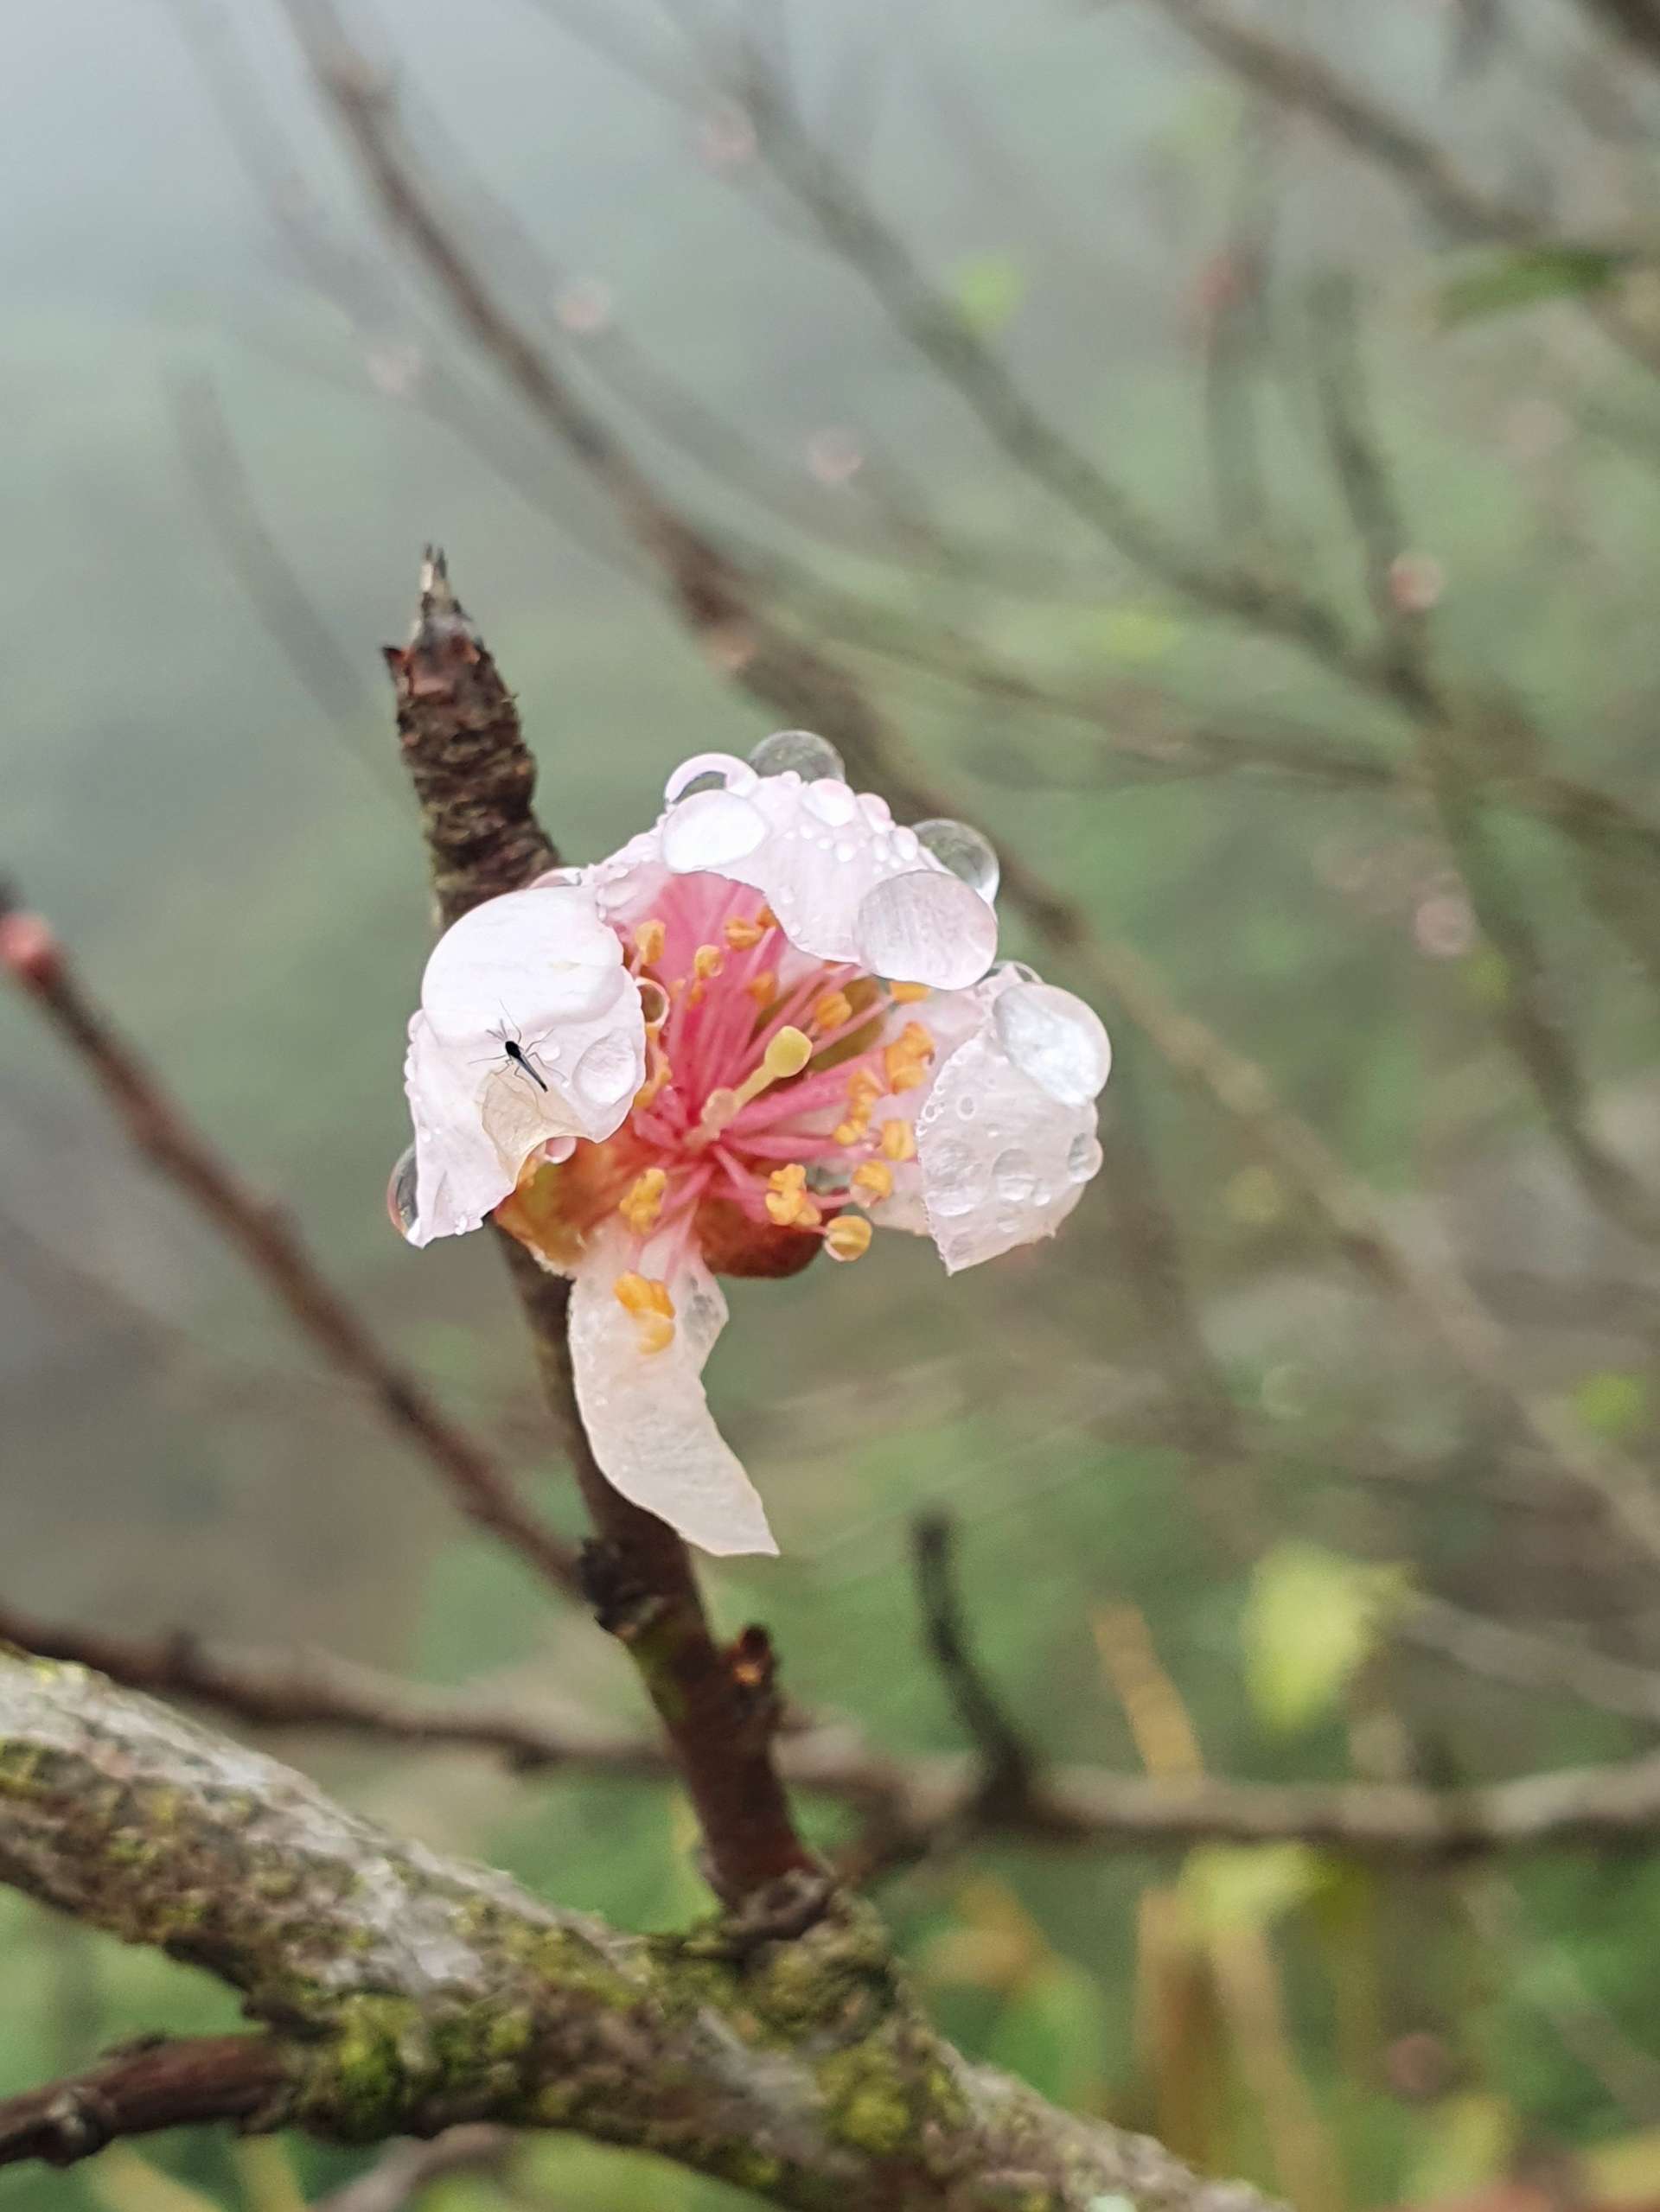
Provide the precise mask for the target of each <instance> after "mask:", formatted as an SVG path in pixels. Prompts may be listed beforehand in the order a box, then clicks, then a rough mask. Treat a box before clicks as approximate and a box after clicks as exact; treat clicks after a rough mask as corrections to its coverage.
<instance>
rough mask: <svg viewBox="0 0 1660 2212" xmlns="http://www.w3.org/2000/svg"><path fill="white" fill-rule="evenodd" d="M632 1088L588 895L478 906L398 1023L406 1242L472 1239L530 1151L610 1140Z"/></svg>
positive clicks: (628, 979) (632, 1020) (548, 893)
mask: <svg viewBox="0 0 1660 2212" xmlns="http://www.w3.org/2000/svg"><path fill="white" fill-rule="evenodd" d="M509 1045H511V1046H512V1047H513V1048H514V1050H513V1052H512V1053H510V1052H509V1051H508V1046H509ZM644 1080H645V1023H644V1019H643V1017H642V1013H641V1009H640V992H639V987H638V985H636V984H635V980H634V979H633V977H632V976H631V975H630V974H629V972H628V970H627V968H626V967H625V966H623V948H622V946H621V944H620V942H619V941H618V939H617V937H616V932H615V931H614V930H612V929H611V928H608V927H607V925H606V924H605V923H604V922H603V921H602V920H601V918H600V915H599V913H598V910H597V905H596V902H595V898H594V895H593V893H592V891H591V889H588V888H587V887H585V886H583V885H575V884H552V885H547V886H546V887H544V888H542V889H531V890H527V891H513V892H509V893H508V895H507V896H505V897H502V898H499V899H491V900H488V901H487V902H486V903H485V904H484V905H482V906H481V907H476V908H474V910H473V911H472V913H470V914H469V915H463V917H462V919H461V920H460V921H458V922H456V924H455V926H454V928H451V929H450V930H447V931H446V932H445V934H444V936H443V937H441V938H440V939H439V940H438V942H437V946H436V947H434V948H433V953H432V957H431V959H430V960H429V961H428V963H427V967H426V973H425V976H424V977H423V979H422V983H421V1010H420V1012H419V1013H418V1015H417V1016H416V1017H415V1018H414V1020H413V1021H412V1023H411V1024H410V1051H409V1058H408V1061H407V1062H406V1064H405V1088H406V1089H407V1091H408V1093H409V1102H410V1112H411V1114H412V1119H413V1120H414V1124H415V1151H416V1218H415V1221H414V1224H413V1226H412V1228H411V1230H410V1241H411V1243H412V1244H425V1243H427V1242H428V1241H429V1240H431V1238H433V1237H435V1236H453V1235H458V1234H460V1233H463V1232H464V1231H466V1230H468V1229H473V1228H476V1227H478V1225H479V1223H480V1222H481V1221H482V1220H483V1218H484V1216H485V1214H488V1212H489V1211H490V1209H491V1208H492V1207H494V1206H496V1205H499V1204H500V1203H501V1200H502V1199H504V1198H505V1197H506V1196H507V1195H508V1192H509V1191H510V1190H511V1189H513V1187H514V1183H515V1182H517V1180H518V1176H519V1170H520V1168H521V1167H522V1165H523V1164H524V1162H525V1161H526V1159H527V1158H528V1157H529V1155H530V1154H531V1153H532V1152H533V1151H534V1150H535V1149H536V1147H537V1146H538V1145H539V1144H543V1143H546V1142H547V1141H549V1140H555V1141H563V1140H565V1139H573V1138H579V1137H581V1138H591V1139H593V1140H596V1141H597V1140H598V1139H600V1138H606V1137H609V1136H610V1135H611V1133H612V1132H613V1131H615V1130H616V1128H617V1127H618V1126H619V1125H620V1124H621V1123H622V1121H623V1119H624V1117H625V1116H626V1114H627V1112H628V1110H629V1104H630V1102H631V1101H632V1100H633V1098H634V1094H635V1092H636V1091H637V1090H638V1089H639V1087H640V1085H641V1084H642V1081H644Z"/></svg>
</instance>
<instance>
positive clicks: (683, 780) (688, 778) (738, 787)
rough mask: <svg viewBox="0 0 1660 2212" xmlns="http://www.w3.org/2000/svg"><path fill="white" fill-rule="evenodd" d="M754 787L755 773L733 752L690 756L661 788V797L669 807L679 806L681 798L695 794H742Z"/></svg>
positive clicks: (688, 797) (687, 797)
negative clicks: (714, 792) (703, 792)
mask: <svg viewBox="0 0 1660 2212" xmlns="http://www.w3.org/2000/svg"><path fill="white" fill-rule="evenodd" d="M755 785H756V774H755V770H754V769H753V768H751V767H750V764H749V762H747V761H740V760H739V759H738V757H737V754H736V753H693V755H692V757H691V759H690V760H689V761H682V762H680V766H679V768H676V769H675V771H674V775H672V776H670V778H669V779H668V781H667V783H666V784H665V785H664V786H663V798H664V800H665V801H666V803H667V805H669V806H679V805H680V801H681V800H682V799H690V798H691V797H692V796H693V794H695V793H697V792H700V791H736V792H740V793H741V792H745V791H753V790H754V788H755Z"/></svg>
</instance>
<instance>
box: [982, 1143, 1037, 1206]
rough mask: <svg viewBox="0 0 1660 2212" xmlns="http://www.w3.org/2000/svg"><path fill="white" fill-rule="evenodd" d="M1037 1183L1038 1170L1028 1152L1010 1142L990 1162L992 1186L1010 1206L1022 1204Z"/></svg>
mask: <svg viewBox="0 0 1660 2212" xmlns="http://www.w3.org/2000/svg"><path fill="white" fill-rule="evenodd" d="M1037 1185H1038V1172H1037V1170H1036V1168H1035V1167H1034V1166H1033V1164H1032V1159H1031V1153H1030V1152H1023V1151H1021V1150H1020V1148H1019V1146H1018V1144H1012V1145H1011V1146H1010V1147H1009V1149H1008V1151H1006V1152H999V1154H998V1156H997V1157H996V1159H995V1160H993V1163H992V1187H993V1189H994V1190H995V1191H996V1193H997V1195H998V1196H999V1198H1002V1199H1006V1201H1007V1202H1008V1203H1009V1204H1010V1205H1011V1206H1024V1205H1025V1202H1026V1201H1027V1199H1029V1198H1030V1197H1031V1194H1032V1192H1033V1191H1034V1190H1035V1189H1036V1188H1037Z"/></svg>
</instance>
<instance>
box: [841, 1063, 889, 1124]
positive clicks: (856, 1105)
mask: <svg viewBox="0 0 1660 2212" xmlns="http://www.w3.org/2000/svg"><path fill="white" fill-rule="evenodd" d="M881 1095H882V1083H881V1079H880V1078H879V1077H878V1075H877V1074H876V1073H875V1071H874V1070H873V1069H872V1068H854V1069H853V1071H852V1074H850V1075H849V1076H848V1078H847V1103H848V1104H849V1106H852V1110H853V1112H855V1113H856V1114H858V1113H862V1114H863V1115H864V1116H865V1119H866V1120H868V1119H870V1112H871V1108H872V1106H874V1105H875V1104H876V1102H877V1100H878V1099H879V1098H880V1097H881Z"/></svg>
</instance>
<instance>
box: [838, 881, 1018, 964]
mask: <svg viewBox="0 0 1660 2212" xmlns="http://www.w3.org/2000/svg"><path fill="white" fill-rule="evenodd" d="M854 937H855V940H856V941H857V944H858V947H859V956H860V958H861V959H863V961H864V963H865V966H866V967H868V968H870V969H871V970H872V972H874V973H875V974H877V975H882V976H886V977H888V978H889V979H890V980H891V981H892V982H894V983H928V984H932V985H933V986H934V988H935V990H936V991H961V990H964V989H966V988H967V985H969V984H971V983H978V982H979V980H980V977H981V976H983V975H984V974H985V972H986V967H987V966H988V965H989V963H990V961H991V958H992V955H993V953H995V952H996V950H997V916H996V915H995V914H994V913H993V910H992V908H990V907H989V906H987V904H986V902H985V900H984V899H982V898H981V897H980V896H979V894H978V893H977V892H974V891H971V890H970V889H969V888H968V886H967V884H966V883H961V882H959V881H958V879H957V878H956V877H954V876H941V875H937V874H935V871H934V870H932V869H926V870H923V869H919V870H916V873H914V874H910V875H904V876H888V877H884V879H883V880H882V882H881V883H878V884H876V885H875V886H874V888H873V889H872V890H871V891H869V892H868V893H867V894H866V896H865V898H864V900H863V901H862V902H861V903H860V906H859V915H858V919H857V921H856V923H855V927H854Z"/></svg>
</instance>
